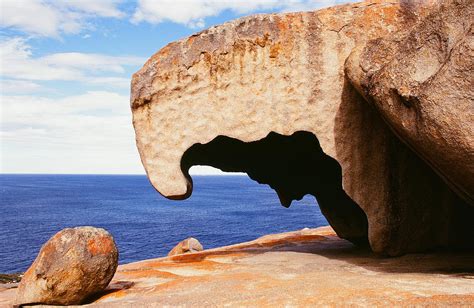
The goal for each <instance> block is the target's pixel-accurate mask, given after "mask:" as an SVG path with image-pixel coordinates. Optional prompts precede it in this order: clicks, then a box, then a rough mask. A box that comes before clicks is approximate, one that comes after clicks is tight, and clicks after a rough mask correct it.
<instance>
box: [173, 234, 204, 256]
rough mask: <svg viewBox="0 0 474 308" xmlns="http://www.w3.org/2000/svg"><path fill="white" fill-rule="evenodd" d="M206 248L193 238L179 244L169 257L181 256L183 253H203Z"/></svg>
mask: <svg viewBox="0 0 474 308" xmlns="http://www.w3.org/2000/svg"><path fill="white" fill-rule="evenodd" d="M203 249H204V248H203V247H202V245H201V243H199V241H198V240H197V239H195V238H193V237H190V238H187V239H185V240H183V241H181V242H179V243H178V245H176V246H175V247H174V248H173V249H171V251H170V252H169V253H168V256H169V257H170V256H175V255H180V254H183V253H192V252H198V251H202V250H203Z"/></svg>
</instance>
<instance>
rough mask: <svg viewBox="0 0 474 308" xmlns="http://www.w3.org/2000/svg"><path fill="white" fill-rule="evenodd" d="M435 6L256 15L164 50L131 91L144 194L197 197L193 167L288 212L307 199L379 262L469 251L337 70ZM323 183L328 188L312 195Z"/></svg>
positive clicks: (417, 169) (448, 201) (449, 199)
mask: <svg viewBox="0 0 474 308" xmlns="http://www.w3.org/2000/svg"><path fill="white" fill-rule="evenodd" d="M438 7H439V5H438V2H436V1H426V2H425V1H423V2H420V1H416V2H415V1H413V2H411V1H403V2H401V3H398V2H387V1H369V2H363V3H357V4H348V5H342V6H336V7H333V8H329V9H323V10H319V11H315V12H305V13H289V14H267V15H256V16H250V17H246V18H242V19H238V20H235V21H232V22H229V23H225V24H223V25H219V26H216V27H212V28H210V29H208V30H205V31H202V32H200V33H197V34H195V35H193V36H191V37H189V38H187V39H184V40H181V41H177V42H174V43H171V44H169V45H167V46H166V47H164V48H163V49H161V50H160V51H158V52H157V53H156V54H155V55H153V56H152V57H151V58H150V59H149V60H148V62H147V63H146V64H145V65H144V67H143V68H142V69H141V70H140V71H138V72H137V73H136V74H135V75H134V77H133V80H132V96H131V108H132V111H133V123H134V127H135V132H136V140H137V146H138V149H139V152H140V156H141V159H142V162H143V165H144V166H145V169H146V171H147V174H148V177H149V179H150V181H151V183H152V184H153V186H154V187H155V188H156V189H157V190H158V191H159V192H160V193H161V194H163V195H164V196H166V197H168V198H172V199H182V198H186V197H189V196H190V194H191V192H192V179H191V178H190V176H189V174H188V169H189V167H191V166H192V165H197V164H203V165H211V166H216V167H218V168H221V169H222V170H225V171H244V172H247V173H248V174H249V176H250V177H251V178H253V179H255V180H256V181H258V182H260V183H265V184H269V185H270V186H271V187H273V188H274V189H275V190H276V191H277V193H278V195H279V197H280V200H281V201H282V204H283V205H285V206H289V204H290V203H291V201H292V200H295V199H299V198H301V197H302V196H303V195H304V194H314V195H315V197H316V198H317V199H318V203H319V204H320V206H321V209H322V210H323V213H324V214H325V216H326V217H327V218H328V221H329V222H330V224H331V225H332V227H333V228H334V229H335V231H336V232H337V234H338V235H339V236H341V237H343V238H346V239H349V240H351V241H353V242H356V243H361V242H362V243H363V242H364V240H365V242H366V241H367V240H368V242H369V243H370V246H371V248H372V249H373V251H375V252H377V253H382V254H388V255H399V254H402V253H406V252H410V251H421V250H425V249H430V248H438V247H456V246H459V245H461V246H462V245H464V244H465V243H466V239H469V241H471V240H470V239H471V238H472V236H473V234H472V233H471V231H470V229H472V228H470V226H471V224H468V225H466V219H465V217H472V215H473V214H472V213H471V212H470V211H469V209H468V210H466V209H465V208H466V207H467V205H466V204H464V203H463V201H462V200H460V198H459V197H458V196H457V195H456V194H455V193H454V192H453V191H452V190H451V189H450V188H449V187H448V185H446V183H445V182H444V181H443V180H442V179H441V178H440V177H439V176H438V175H437V174H436V173H435V172H434V171H433V170H432V169H431V168H430V166H429V165H428V164H426V162H425V161H424V160H423V159H420V158H419V157H418V156H417V155H416V154H415V153H414V152H413V151H412V150H411V149H410V148H408V147H407V146H406V145H405V143H403V142H401V141H400V140H399V138H397V136H395V135H394V134H393V132H392V131H391V129H390V128H389V127H388V126H387V124H386V123H385V122H384V120H383V119H382V117H381V116H380V114H379V113H378V111H377V110H376V109H375V108H373V106H370V105H369V104H368V103H367V102H366V101H365V99H364V98H363V97H362V96H361V95H360V94H359V93H358V91H357V90H356V89H354V87H353V86H352V85H351V83H350V82H349V80H348V79H347V77H346V76H345V73H344V64H345V62H346V59H347V58H348V56H349V55H350V54H351V52H352V51H353V50H357V49H358V48H361V47H363V46H365V44H366V43H367V42H369V41H372V40H374V39H383V38H389V37H392V36H394V35H395V34H396V33H398V32H399V31H401V30H403V31H408V30H410V29H412V28H413V27H415V26H417V25H418V24H419V23H420V22H421V21H422V20H423V19H424V18H425V17H426V16H427V15H429V13H430V12H432V11H434V10H436V9H438ZM302 134H311V135H313V137H314V138H313V139H315V140H313V141H311V142H308V140H309V139H311V138H306V139H305V140H300V139H298V138H299V136H301V135H302ZM278 136H281V138H280V137H278ZM284 137H287V138H284ZM272 150H274V151H273V152H272ZM291 152H292V153H293V154H291V155H279V154H281V153H291ZM313 152H314V153H317V155H316V156H317V157H321V159H314V158H315V157H316V156H315V155H307V154H308V153H313ZM236 153H238V154H236ZM272 153H275V155H273V154H272ZM277 154H278V155H277ZM299 154H302V155H300V156H298V155H299ZM298 157H299V160H298ZM293 166H296V167H295V168H293ZM328 177H329V178H330V179H331V180H330V181H329V182H330V183H332V184H327V185H328V187H327V188H328V189H324V190H322V189H319V190H318V188H320V186H318V184H321V183H325V178H328ZM328 192H329V193H328ZM345 195H346V196H345ZM346 197H347V198H346ZM341 200H342V202H340V201H341ZM351 217H352V218H351ZM471 242H472V241H471Z"/></svg>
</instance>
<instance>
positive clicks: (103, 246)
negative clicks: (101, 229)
mask: <svg viewBox="0 0 474 308" xmlns="http://www.w3.org/2000/svg"><path fill="white" fill-rule="evenodd" d="M113 249H115V243H114V242H113V240H112V238H110V237H108V236H100V237H96V238H91V239H90V240H89V241H88V242H87V250H89V252H90V253H91V254H92V255H93V256H95V255H98V254H107V253H110V251H112V250H113Z"/></svg>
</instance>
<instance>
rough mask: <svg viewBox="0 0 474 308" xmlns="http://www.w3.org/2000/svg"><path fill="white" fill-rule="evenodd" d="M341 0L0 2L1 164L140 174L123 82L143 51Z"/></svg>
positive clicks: (12, 169)
mask: <svg viewBox="0 0 474 308" xmlns="http://www.w3.org/2000/svg"><path fill="white" fill-rule="evenodd" d="M344 2H350V1H342V0H338V1H325V0H324V1H316V0H285V1H275V0H254V1H229V0H187V1H180V0H174V1H162V0H138V1H125V0H124V1H121V0H100V1H99V0H49V1H48V0H43V1H42V0H0V5H1V8H0V14H1V20H0V27H1V28H0V60H1V62H0V78H1V88H0V100H1V101H0V103H1V109H0V112H1V125H0V134H1V152H0V154H1V165H0V171H1V172H2V173H107V174H143V173H144V170H143V167H142V165H141V163H140V158H139V155H138V152H137V150H136V147H135V141H134V132H133V127H132V124H131V112H130V110H129V92H130V89H129V83H130V78H131V75H132V74H133V73H134V72H135V71H137V70H138V69H139V68H140V67H141V66H142V65H143V63H144V62H145V61H146V59H147V58H149V57H150V56H151V55H152V54H154V53H155V52H156V51H158V50H159V49H160V48H162V47H163V46H165V45H166V44H168V43H169V42H172V41H175V40H177V39H180V38H183V37H186V36H189V35H191V34H193V33H195V32H197V31H200V30H203V29H205V28H208V27H210V26H212V25H215V24H220V23H223V22H225V21H228V20H232V19H235V18H238V17H241V16H245V15H249V14H254V13H267V12H287V11H304V10H313V9H317V8H321V7H326V6H331V5H335V4H339V3H344ZM352 2H353V1H352ZM216 172H217V171H216V170H214V169H212V168H209V167H194V168H193V169H192V173H194V174H214V173H216Z"/></svg>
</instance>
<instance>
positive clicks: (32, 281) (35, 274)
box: [15, 227, 118, 305]
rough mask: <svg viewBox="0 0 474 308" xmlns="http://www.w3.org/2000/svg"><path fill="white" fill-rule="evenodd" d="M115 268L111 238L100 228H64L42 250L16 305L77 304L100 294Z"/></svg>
mask: <svg viewBox="0 0 474 308" xmlns="http://www.w3.org/2000/svg"><path fill="white" fill-rule="evenodd" d="M117 264H118V252H117V248H116V246H115V242H114V240H113V238H112V236H111V235H110V234H109V233H108V232H107V231H105V230H104V229H100V228H93V227H77V228H67V229H64V230H62V231H60V232H58V233H56V234H55V235H54V236H53V237H52V238H51V239H50V240H48V241H47V242H46V243H45V244H44V245H43V247H42V248H41V250H40V252H39V254H38V256H37V257H36V260H35V261H34V262H33V264H32V265H31V267H30V268H29V269H28V270H27V271H26V273H25V275H24V276H23V278H22V280H21V282H20V285H19V287H18V293H17V296H16V301H15V302H16V304H28V303H36V304H38V303H43V304H55V305H71V304H80V303H82V302H83V301H84V300H85V299H87V298H88V297H89V296H91V295H93V294H95V293H97V292H100V291H103V290H104V289H105V288H106V287H107V285H108V284H109V282H110V280H111V279H112V277H113V275H114V273H115V270H116V269H117Z"/></svg>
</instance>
